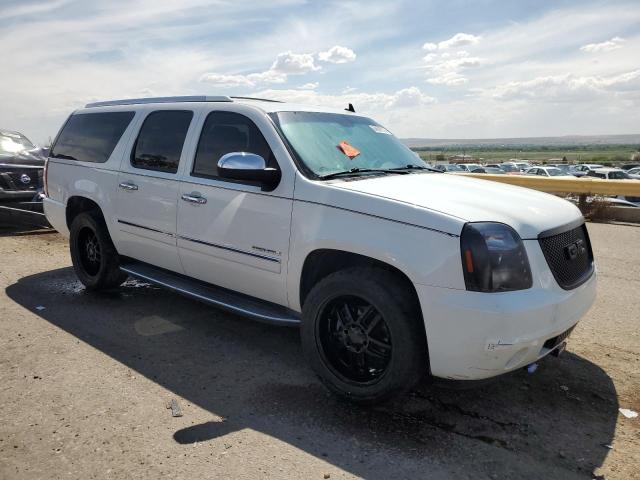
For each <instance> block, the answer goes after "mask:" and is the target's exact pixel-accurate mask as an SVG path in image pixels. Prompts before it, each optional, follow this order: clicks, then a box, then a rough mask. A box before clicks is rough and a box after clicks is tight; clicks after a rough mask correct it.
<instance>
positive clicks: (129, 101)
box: [85, 95, 233, 108]
mask: <svg viewBox="0 0 640 480" xmlns="http://www.w3.org/2000/svg"><path fill="white" fill-rule="evenodd" d="M173 102H233V100H231V98H230V97H227V96H226V95H219V96H213V97H209V96H206V95H187V96H182V97H150V98H126V99H123V100H108V101H106V102H93V103H87V104H86V105H85V108H91V107H109V106H112V105H137V104H143V103H173Z"/></svg>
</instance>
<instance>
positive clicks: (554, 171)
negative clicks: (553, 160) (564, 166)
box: [547, 168, 564, 177]
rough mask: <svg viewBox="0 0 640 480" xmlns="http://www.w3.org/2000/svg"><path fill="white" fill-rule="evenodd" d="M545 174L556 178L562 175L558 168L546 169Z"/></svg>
mask: <svg viewBox="0 0 640 480" xmlns="http://www.w3.org/2000/svg"><path fill="white" fill-rule="evenodd" d="M547 173H548V174H549V176H550V177H557V176H559V175H560V176H562V175H564V172H563V171H562V170H560V169H559V168H547Z"/></svg>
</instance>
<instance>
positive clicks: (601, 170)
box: [434, 162, 640, 180]
mask: <svg viewBox="0 0 640 480" xmlns="http://www.w3.org/2000/svg"><path fill="white" fill-rule="evenodd" d="M624 167H627V168H626V169H625V168H624ZM434 168H436V169H437V170H440V171H442V172H452V173H456V172H458V173H464V172H468V173H490V174H498V175H503V174H504V175H539V176H543V177H563V176H565V177H584V176H589V177H596V178H601V179H607V180H631V179H635V180H640V164H629V165H625V166H623V168H607V167H605V166H604V165H600V164H595V163H583V164H579V165H568V164H565V163H559V164H545V165H531V164H530V163H528V162H505V163H488V164H485V165H481V164H479V163H450V164H441V165H435V166H434Z"/></svg>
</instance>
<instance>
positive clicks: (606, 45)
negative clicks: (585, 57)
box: [580, 37, 625, 53]
mask: <svg viewBox="0 0 640 480" xmlns="http://www.w3.org/2000/svg"><path fill="white" fill-rule="evenodd" d="M624 41H625V40H624V38H620V37H613V38H612V39H611V40H607V41H606V42H601V43H589V44H587V45H584V46H582V47H580V50H582V51H583V52H588V53H599V52H610V51H612V50H617V49H619V48H622V43H624Z"/></svg>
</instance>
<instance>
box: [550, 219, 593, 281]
mask: <svg viewBox="0 0 640 480" xmlns="http://www.w3.org/2000/svg"><path fill="white" fill-rule="evenodd" d="M543 235H544V234H543ZM538 241H539V242H540V247H541V248H542V252H543V253H544V256H545V258H546V259H547V263H548V264H549V268H550V269H551V273H553V276H554V278H555V279H556V281H557V282H558V285H560V286H561V287H562V288H564V289H565V290H571V289H572V288H576V287H578V286H579V285H582V284H583V283H584V282H586V281H587V280H588V279H589V277H591V274H592V273H593V252H592V251H591V242H590V241H589V234H588V233H587V227H586V226H585V225H584V224H582V225H580V226H579V227H577V228H574V229H572V230H568V231H566V232H562V233H558V234H556V235H550V236H543V237H540V238H539V239H538Z"/></svg>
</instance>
